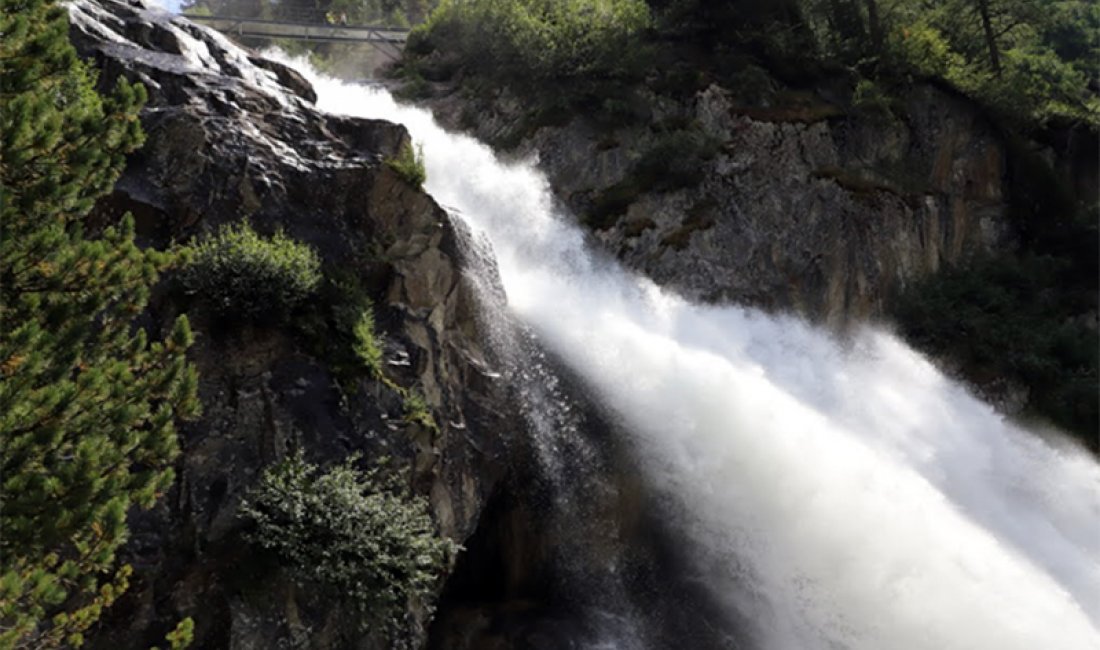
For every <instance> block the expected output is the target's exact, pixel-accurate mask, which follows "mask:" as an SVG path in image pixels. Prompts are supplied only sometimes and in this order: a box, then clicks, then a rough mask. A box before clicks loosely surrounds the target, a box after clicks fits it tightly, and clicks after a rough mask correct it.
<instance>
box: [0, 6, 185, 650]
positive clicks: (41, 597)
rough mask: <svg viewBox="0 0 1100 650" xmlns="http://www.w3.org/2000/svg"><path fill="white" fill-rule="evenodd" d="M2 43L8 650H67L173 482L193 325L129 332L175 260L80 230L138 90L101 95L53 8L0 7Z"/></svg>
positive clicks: (1, 329) (121, 232) (1, 396)
mask: <svg viewBox="0 0 1100 650" xmlns="http://www.w3.org/2000/svg"><path fill="white" fill-rule="evenodd" d="M0 33H2V34H3V35H4V37H3V39H2V44H0V97H2V101H0V106H2V108H0V227H2V237H0V481H2V484H0V485H2V492H0V518H2V520H3V534H2V535H0V648H32V647H33V648H50V647H58V646H61V645H72V646H77V645H80V644H81V642H82V639H83V634H84V632H85V631H86V630H88V628H89V627H91V626H92V625H93V624H94V623H95V622H96V621H97V620H98V619H99V617H100V615H101V613H102V611H103V609H104V608H106V607H108V606H110V605H111V604H112V602H114V600H115V599H116V598H117V597H118V596H119V594H121V593H122V592H123V591H124V590H125V589H126V588H127V579H128V576H129V575H130V568H129V567H128V566H121V567H120V566H117V564H116V561H115V556H116V552H117V551H118V549H119V547H120V546H121V545H122V544H123V543H124V542H125V541H126V538H127V535H128V529H127V525H126V514H127V511H128V510H129V509H130V508H131V506H133V505H139V506H142V507H146V508H148V507H150V506H152V505H153V503H154V501H155V500H156V499H157V497H158V496H160V495H161V494H162V493H163V492H164V491H165V489H166V488H167V487H168V486H169V485H170V484H171V482H172V479H173V471H172V468H171V465H170V464H171V462H172V460H173V459H174V458H175V457H176V455H177V454H178V453H179V447H178V444H177V440H176V428H175V426H176V422H177V421H178V420H179V419H181V418H187V417H191V416H194V415H196V414H197V412H198V402H197V400H196V383H197V378H196V374H195V370H194V368H193V367H192V366H191V365H190V364H189V363H188V362H187V359H186V356H185V355H186V352H187V349H188V347H189V346H190V345H191V332H190V329H189V327H188V322H187V319H186V318H184V317H180V318H179V319H177V320H176V322H175V324H174V325H172V326H166V325H165V324H158V323H155V322H148V321H145V322H143V323H142V324H141V325H136V324H135V318H137V317H138V316H139V315H141V314H142V313H143V312H144V311H145V306H146V304H147V302H148V299H149V293H150V288H151V287H152V286H153V284H154V283H155V282H156V281H157V276H158V272H160V271H163V270H164V269H166V268H167V267H169V266H170V265H171V264H173V262H174V259H175V258H174V256H173V255H171V254H166V253H161V252H157V251H154V250H142V249H139V248H138V247H137V246H136V245H135V243H134V225H133V220H132V219H130V218H129V217H128V216H127V217H122V218H116V219H115V220H114V222H113V223H105V222H104V220H103V219H97V220H96V222H94V223H93V222H89V221H88V219H87V214H88V212H89V210H90V209H91V208H92V205H93V203H94V202H95V201H96V199H97V198H99V197H101V196H103V195H104V194H106V193H107V192H108V191H110V189H111V187H112V185H113V184H114V182H115V180H116V178H117V177H118V174H119V172H120V171H121V169H122V166H123V163H124V159H125V155H126V154H127V153H128V152H130V151H132V150H133V149H134V148H136V147H137V146H139V145H140V144H141V142H142V138H143V135H142V131H141V128H140V125H139V123H138V121H137V113H138V110H139V109H140V107H141V105H142V104H143V102H144V100H145V92H144V90H143V88H142V87H141V86H136V85H130V84H127V83H125V82H124V81H121V80H120V81H119V82H118V84H117V86H116V87H115V90H114V92H112V93H111V94H109V95H107V96H105V97H101V96H100V95H98V94H97V93H96V92H95V90H94V88H95V83H96V75H95V73H94V72H93V71H92V70H90V69H89V68H88V66H87V65H86V64H84V63H83V62H81V61H80V60H79V59H78V58H77V56H76V53H75V51H74V49H73V47H72V46H71V45H70V43H69V40H68V21H67V19H66V14H65V11H64V9H63V8H62V7H60V6H58V5H57V4H56V3H55V2H52V1H49V0H5V1H4V3H3V12H2V13H0ZM162 332H163V334H164V338H163V340H159V339H160V336H161V333H162ZM150 339H153V340H152V341H151V340H150ZM180 634H181V635H183V636H185V629H184V628H181V632H180ZM176 641H179V642H180V643H182V642H183V639H182V638H179V635H177V638H176V640H175V641H173V643H176Z"/></svg>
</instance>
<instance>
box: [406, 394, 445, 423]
mask: <svg viewBox="0 0 1100 650" xmlns="http://www.w3.org/2000/svg"><path fill="white" fill-rule="evenodd" d="M401 395H402V398H403V400H404V403H403V408H404V411H405V422H408V423H410V424H419V425H421V426H423V427H426V428H428V429H437V428H438V427H437V425H436V423H435V418H433V417H432V412H431V409H429V408H428V402H427V400H425V399H424V396H423V395H422V394H420V392H419V391H417V390H416V389H411V388H403V389H401Z"/></svg>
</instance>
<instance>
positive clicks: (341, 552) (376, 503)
mask: <svg viewBox="0 0 1100 650" xmlns="http://www.w3.org/2000/svg"><path fill="white" fill-rule="evenodd" d="M355 461H356V458H355V457H352V458H350V459H348V460H347V461H345V462H344V463H343V464H341V465H337V466H335V467H333V468H331V469H329V470H327V471H321V470H320V469H319V468H318V467H317V466H316V465H312V464H310V463H307V462H305V461H304V460H303V458H302V456H301V454H300V453H299V454H297V455H294V456H291V457H289V458H287V459H286V460H284V461H283V462H281V463H278V464H277V465H275V466H274V467H272V468H270V469H268V470H267V472H265V474H264V475H263V478H262V479H261V480H260V483H259V485H258V486H257V487H256V488H255V489H253V491H252V492H251V493H250V494H249V495H248V497H247V498H246V499H245V501H244V503H243V504H242V506H241V515H242V516H243V517H244V518H245V519H247V520H249V521H250V522H251V523H252V524H253V525H254V528H253V530H252V532H251V533H250V534H249V536H248V539H249V541H251V542H253V543H255V544H258V545H259V546H261V547H263V548H265V549H268V550H270V551H273V552H274V553H275V554H276V555H277V556H278V557H279V559H280V561H281V562H283V563H284V565H285V566H286V567H287V568H288V569H289V571H290V572H291V574H292V575H293V576H294V577H295V578H296V579H297V580H299V581H303V582H310V583H314V584H318V585H321V586H324V587H326V588H328V589H329V590H330V591H331V592H332V593H333V594H334V595H338V596H339V597H341V598H342V599H344V600H345V602H348V603H349V604H351V605H353V606H355V607H356V608H357V609H359V610H360V611H361V612H362V614H363V616H364V621H363V622H364V625H365V626H366V627H368V628H376V629H377V628H383V629H385V630H386V631H387V632H389V633H393V632H396V631H398V630H399V629H400V628H401V627H402V625H403V620H404V612H405V609H406V606H407V604H408V601H409V599H410V598H423V597H425V596H427V595H428V594H429V593H430V592H431V590H432V588H433V587H434V586H435V584H436V581H437V579H438V577H439V575H440V574H441V572H442V571H443V570H444V568H445V567H446V565H447V563H448V562H449V559H450V557H451V556H452V555H453V554H454V553H455V552H456V551H457V549H458V547H457V546H456V545H455V544H454V543H453V542H451V541H450V540H449V539H447V538H445V537H441V536H438V535H437V534H436V533H435V526H434V525H433V524H432V520H431V517H430V516H429V515H428V504H427V501H426V500H424V499H423V498H421V497H415V496H410V495H408V494H406V493H405V491H403V490H401V489H400V488H399V486H398V481H397V480H396V478H392V477H391V478H389V479H384V478H383V477H382V475H381V474H380V472H379V470H378V469H377V468H375V469H372V470H369V471H365V472H364V471H360V470H358V469H356V467H355Z"/></svg>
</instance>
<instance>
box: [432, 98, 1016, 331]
mask: <svg viewBox="0 0 1100 650" xmlns="http://www.w3.org/2000/svg"><path fill="white" fill-rule="evenodd" d="M651 100H652V101H650V102H649V106H650V107H651V108H652V112H653V114H652V116H651V118H652V119H650V120H649V125H647V126H637V127H634V126H624V127H619V128H616V129H612V130H610V131H608V130H607V129H601V130H596V129H594V128H593V127H591V126H590V125H589V124H588V123H587V122H586V121H584V120H581V119H575V120H573V121H571V122H569V123H568V124H565V125H564V126H548V127H543V128H540V129H538V130H537V131H535V132H533V134H531V135H530V136H529V137H527V138H525V139H523V140H522V142H521V143H520V145H519V146H518V148H517V153H518V154H519V155H534V156H537V158H538V160H539V162H540V164H541V166H542V167H543V168H544V169H545V170H546V171H547V173H548V174H549V176H550V178H551V184H552V185H553V187H554V188H555V190H556V191H557V193H558V194H559V196H561V198H562V199H563V200H564V201H565V202H566V203H567V204H568V205H570V206H571V207H572V208H573V210H574V211H575V212H576V213H578V214H580V215H590V214H592V213H593V212H594V211H597V212H599V211H601V210H602V211H603V212H604V214H603V215H601V216H599V217H598V218H597V219H596V222H597V223H596V224H595V226H596V227H595V236H596V237H597V238H598V239H599V240H600V241H601V242H602V243H603V245H604V246H605V247H607V248H608V249H610V250H611V251H612V252H614V253H616V254H617V255H618V256H619V257H620V258H621V259H622V260H624V261H625V262H626V263H627V264H628V265H630V266H632V267H634V268H635V269H637V270H639V271H641V272H643V273H646V274H648V275H649V276H651V277H652V278H653V279H654V280H656V281H657V282H658V283H660V284H662V285H665V286H669V287H673V288H675V289H677V290H679V291H681V292H683V293H685V294H687V295H689V296H692V297H695V298H698V299H702V300H706V301H716V302H728V301H736V302H741V303H748V304H752V305H756V306H760V307H764V308H767V309H794V310H796V311H799V312H801V313H803V314H804V315H806V316H809V317H811V318H814V319H822V320H825V321H827V322H829V323H831V324H834V325H843V324H844V323H846V322H847V321H848V320H850V319H853V318H865V317H873V316H875V315H878V314H880V313H882V311H883V307H884V305H885V304H886V302H887V301H888V300H889V299H890V298H891V296H892V295H893V294H894V293H895V292H897V290H898V289H899V288H900V287H902V286H904V285H905V283H907V282H909V281H911V280H913V279H915V278H918V277H920V276H922V275H924V274H927V273H930V272H933V271H935V270H936V269H937V268H939V267H940V266H941V265H945V264H946V265H951V264H955V263H958V262H960V261H962V260H964V259H965V258H967V257H968V256H971V255H974V254H975V253H978V252H979V251H989V250H994V249H997V248H999V247H1004V246H1009V245H1011V243H1012V242H1011V235H1010V232H1009V229H1008V228H1007V226H1006V219H1005V214H1006V212H1007V198H1006V187H1005V179H1006V171H1005V152H1004V147H1003V145H1002V143H1001V142H1000V140H999V138H998V137H997V136H996V134H995V132H994V130H993V129H992V128H991V127H990V125H989V124H988V123H987V121H986V120H985V118H983V117H982V115H981V113H980V112H979V111H978V109H977V108H975V107H974V106H972V105H971V104H969V103H968V102H966V101H964V100H962V99H960V98H957V97H954V96H952V95H950V94H948V93H946V92H945V91H942V90H939V89H936V88H933V87H931V86H919V87H915V88H914V89H913V90H912V91H911V92H910V93H909V94H908V95H907V97H906V98H905V101H904V110H903V111H898V114H901V115H904V119H901V118H897V117H894V116H893V115H890V114H888V113H886V112H885V111H882V112H879V113H876V114H868V113H866V112H850V111H846V110H845V109H843V108H842V107H841V106H839V105H837V104H833V103H830V102H827V101H825V100H823V99H821V98H820V97H819V96H817V95H815V94H812V93H802V94H799V93H789V94H788V96H786V97H780V98H779V99H778V100H777V101H776V102H775V104H773V105H772V106H770V107H761V106H745V105H742V104H741V103H740V102H739V101H738V99H737V98H736V97H735V96H734V95H733V94H732V93H731V92H729V91H727V90H726V89H723V88H721V87H719V86H716V85H712V86H710V87H709V88H707V89H706V90H704V91H703V92H700V93H699V94H697V95H696V96H695V97H694V98H693V99H691V100H690V101H687V102H681V103H677V102H672V101H670V100H667V99H665V100H662V99H658V98H656V97H654V98H651ZM429 104H430V105H431V106H432V107H433V109H434V110H435V111H436V114H437V116H439V117H440V119H441V120H443V121H445V122H447V123H450V124H451V125H452V126H454V127H456V128H460V127H466V128H468V129H471V130H473V131H474V132H475V133H476V134H477V135H478V136H479V137H481V138H482V139H486V140H489V141H500V140H501V139H505V138H508V137H509V134H510V133H512V129H513V128H514V125H515V122H516V119H517V115H518V114H519V105H518V104H517V103H516V102H515V101H514V100H512V99H510V98H508V97H507V96H503V95H502V96H501V97H498V98H496V99H494V100H491V101H489V102H488V103H487V105H486V106H479V107H478V110H477V111H476V114H477V115H478V118H477V119H476V120H471V119H469V116H470V115H471V114H472V113H474V111H471V110H470V106H469V101H468V100H466V99H460V98H459V96H458V94H451V95H446V96H444V97H442V98H437V99H434V100H429ZM669 124H674V125H687V126H688V128H690V129H691V130H692V131H693V132H694V133H696V134H697V135H701V136H702V137H703V138H705V140H706V142H707V144H706V145H705V147H711V150H710V151H708V152H707V153H706V154H704V155H702V156H700V157H699V159H698V160H697V161H696V162H695V163H694V165H695V166H694V168H692V169H688V170H687V173H688V174H689V175H690V176H691V178H690V179H688V180H687V182H681V183H676V184H675V185H676V186H673V187H663V188H662V187H655V186H654V183H653V182H652V181H653V180H654V179H653V178H652V174H650V176H651V177H650V178H642V179H640V181H639V179H638V178H636V176H637V165H638V163H639V161H640V160H644V159H645V158H646V157H647V156H650V157H651V158H652V157H653V154H654V153H655V152H660V151H671V152H676V151H677V149H676V148H675V147H673V148H671V149H670V148H666V149H664V150H662V149H660V148H659V147H660V144H661V142H662V139H663V138H664V139H666V141H667V133H668V132H667V131H665V135H662V134H661V132H660V131H661V129H659V128H654V126H655V125H656V126H659V127H663V126H664V125H669ZM674 128H676V127H674ZM679 128H683V127H682V126H681V127H679ZM680 151H681V152H684V151H683V148H681V149H680ZM684 153H690V149H689V150H688V151H687V152H684ZM659 156H660V154H659V153H658V157H659ZM652 162H653V161H652V160H650V163H652ZM665 162H666V163H667V164H668V165H669V166H670V167H674V166H675V165H676V164H678V163H677V161H676V160H667V161H665ZM678 173H681V174H682V173H683V171H681V172H678ZM657 180H658V184H660V183H661V182H662V181H661V179H660V178H658V179H657ZM608 205H611V206H612V207H611V208H610V210H609V209H608Z"/></svg>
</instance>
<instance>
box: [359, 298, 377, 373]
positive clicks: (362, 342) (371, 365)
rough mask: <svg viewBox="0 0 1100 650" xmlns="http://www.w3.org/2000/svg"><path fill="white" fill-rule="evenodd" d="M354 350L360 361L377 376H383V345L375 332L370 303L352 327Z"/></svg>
mask: <svg viewBox="0 0 1100 650" xmlns="http://www.w3.org/2000/svg"><path fill="white" fill-rule="evenodd" d="M352 337H353V342H352V351H353V352H355V356H356V357H357V358H358V359H359V361H360V362H362V364H363V365H364V366H365V367H366V368H367V369H368V370H370V372H371V374H372V375H374V376H375V377H377V378H381V377H382V346H381V344H380V343H379V342H378V335H377V334H375V333H374V310H373V309H371V308H370V306H369V305H368V306H367V307H366V308H364V309H363V310H362V311H360V312H359V318H358V320H357V321H356V322H355V325H354V326H353V327H352Z"/></svg>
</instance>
